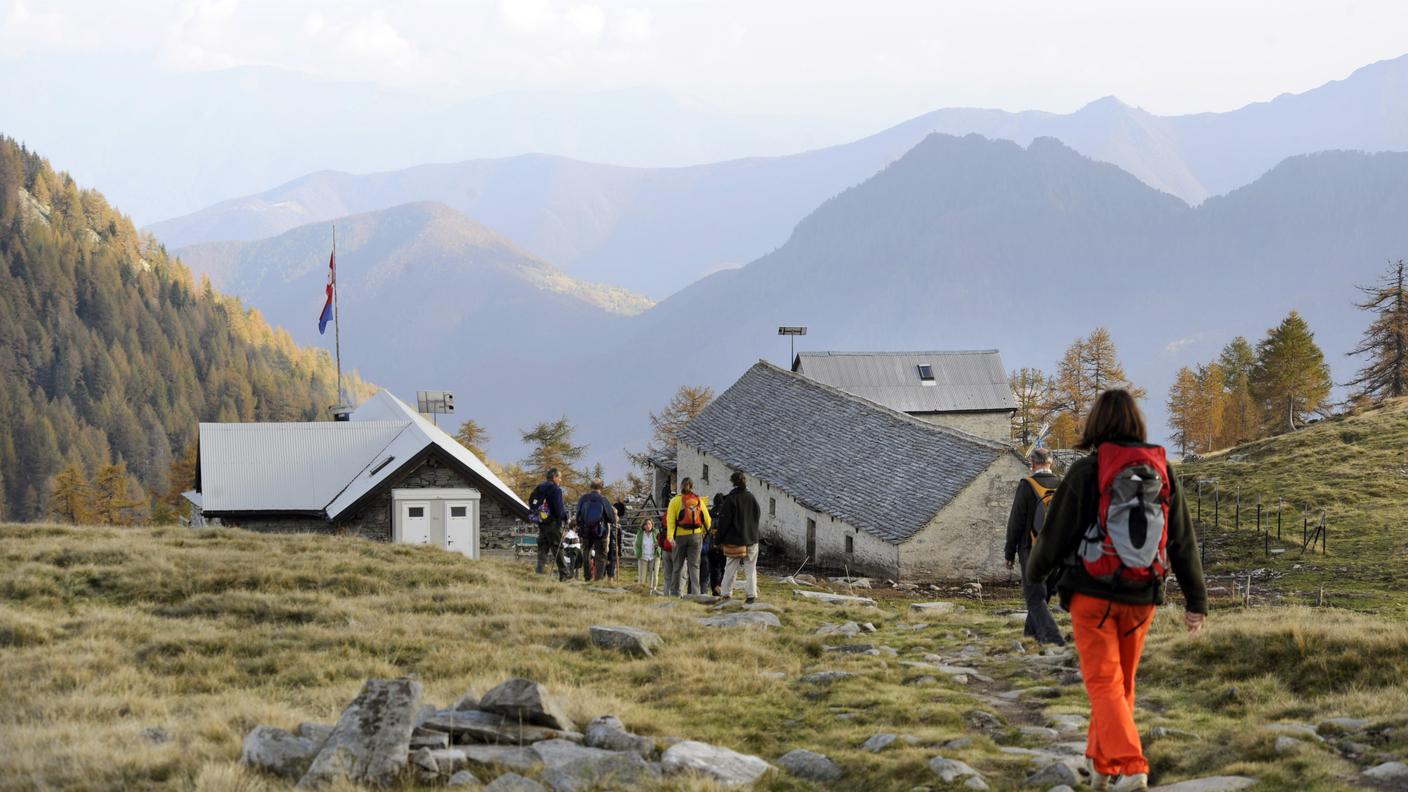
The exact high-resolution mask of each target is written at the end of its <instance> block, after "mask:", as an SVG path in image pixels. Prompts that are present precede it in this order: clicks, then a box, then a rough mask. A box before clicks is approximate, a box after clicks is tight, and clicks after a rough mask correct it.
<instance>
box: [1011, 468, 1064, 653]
mask: <svg viewBox="0 0 1408 792" xmlns="http://www.w3.org/2000/svg"><path fill="white" fill-rule="evenodd" d="M1028 461H1029V462H1031V466H1032V474H1031V475H1030V476H1028V477H1026V478H1024V479H1022V480H1021V481H1019V482H1018V483H1017V494H1016V496H1015V497H1014V498H1013V500H1012V511H1011V513H1010V514H1009V516H1008V518H1007V547H1006V549H1005V550H1004V552H1003V555H1004V556H1005V557H1006V558H1007V568H1008V569H1011V568H1012V564H1013V562H1014V561H1015V560H1020V561H1021V567H1020V568H1021V569H1026V567H1027V558H1029V557H1030V556H1031V551H1032V545H1033V544H1035V543H1036V536H1037V534H1039V533H1041V528H1042V525H1043V524H1045V522H1046V511H1047V509H1049V508H1050V507H1051V499H1052V497H1054V496H1055V494H1056V488H1057V487H1059V486H1060V484H1061V477H1060V476H1057V475H1056V474H1055V473H1053V472H1051V452H1050V451H1048V450H1046V449H1045V448H1034V449H1032V452H1031V454H1030V455H1029V456H1028ZM1048 583H1050V581H1043V582H1042V583H1028V582H1026V580H1025V579H1023V581H1022V599H1024V600H1025V601H1026V603H1027V621H1026V624H1025V626H1024V627H1023V634H1024V635H1026V636H1027V637H1028V638H1035V639H1036V641H1037V643H1043V644H1048V643H1049V644H1055V645H1057V646H1065V645H1066V639H1065V638H1062V637H1061V628H1059V627H1057V626H1056V620H1055V619H1054V618H1052V616H1051V609H1050V608H1049V607H1048V606H1047V602H1048V600H1049V599H1050V597H1051V590H1050V589H1049V588H1048Z"/></svg>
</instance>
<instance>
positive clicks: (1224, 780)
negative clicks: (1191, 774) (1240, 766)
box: [1149, 776, 1256, 792]
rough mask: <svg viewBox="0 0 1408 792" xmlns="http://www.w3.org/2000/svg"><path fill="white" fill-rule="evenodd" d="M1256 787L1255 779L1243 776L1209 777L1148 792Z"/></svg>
mask: <svg viewBox="0 0 1408 792" xmlns="http://www.w3.org/2000/svg"><path fill="white" fill-rule="evenodd" d="M1255 785H1256V779H1255V778H1247V777H1245V776H1211V777H1209V778H1194V779H1191V780H1188V781H1179V782H1178V783H1176V784H1166V785H1164V786H1157V787H1150V790H1149V792H1236V790H1239V789H1246V788H1247V787H1250V786H1255Z"/></svg>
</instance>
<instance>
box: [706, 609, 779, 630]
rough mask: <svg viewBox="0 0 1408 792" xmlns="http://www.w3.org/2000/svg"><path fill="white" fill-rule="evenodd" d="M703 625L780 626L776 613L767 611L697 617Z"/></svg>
mask: <svg viewBox="0 0 1408 792" xmlns="http://www.w3.org/2000/svg"><path fill="white" fill-rule="evenodd" d="M699 623H700V624H701V625H703V626H704V627H764V628H766V627H781V626H782V622H781V621H780V620H778V618H777V614H776V613H769V612H768V611H743V612H741V613H721V614H719V615H718V616H706V617H704V618H702V619H699Z"/></svg>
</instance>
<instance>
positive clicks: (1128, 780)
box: [1110, 773, 1149, 792]
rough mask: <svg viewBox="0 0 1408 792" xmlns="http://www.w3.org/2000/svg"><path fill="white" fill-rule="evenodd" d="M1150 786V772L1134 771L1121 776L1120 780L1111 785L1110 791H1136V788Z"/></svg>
mask: <svg viewBox="0 0 1408 792" xmlns="http://www.w3.org/2000/svg"><path fill="white" fill-rule="evenodd" d="M1148 788H1149V774H1148V773H1133V774H1131V775H1127V776H1120V780H1118V781H1116V782H1115V783H1114V784H1112V785H1111V786H1110V792H1135V790H1139V789H1148Z"/></svg>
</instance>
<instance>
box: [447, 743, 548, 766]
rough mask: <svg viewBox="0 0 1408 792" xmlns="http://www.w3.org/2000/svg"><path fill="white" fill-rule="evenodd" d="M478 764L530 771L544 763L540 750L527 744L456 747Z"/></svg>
mask: <svg viewBox="0 0 1408 792" xmlns="http://www.w3.org/2000/svg"><path fill="white" fill-rule="evenodd" d="M455 750H457V751H459V752H460V753H463V754H464V755H465V758H466V759H468V760H469V761H471V762H473V763H474V764H478V765H498V766H499V767H506V768H508V769H510V770H522V771H524V772H528V771H531V770H535V769H537V768H539V767H542V765H543V758H542V757H541V756H538V752H537V751H535V750H533V749H532V748H529V747H528V746H525V745H460V746H457V747H456V749H455Z"/></svg>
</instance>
